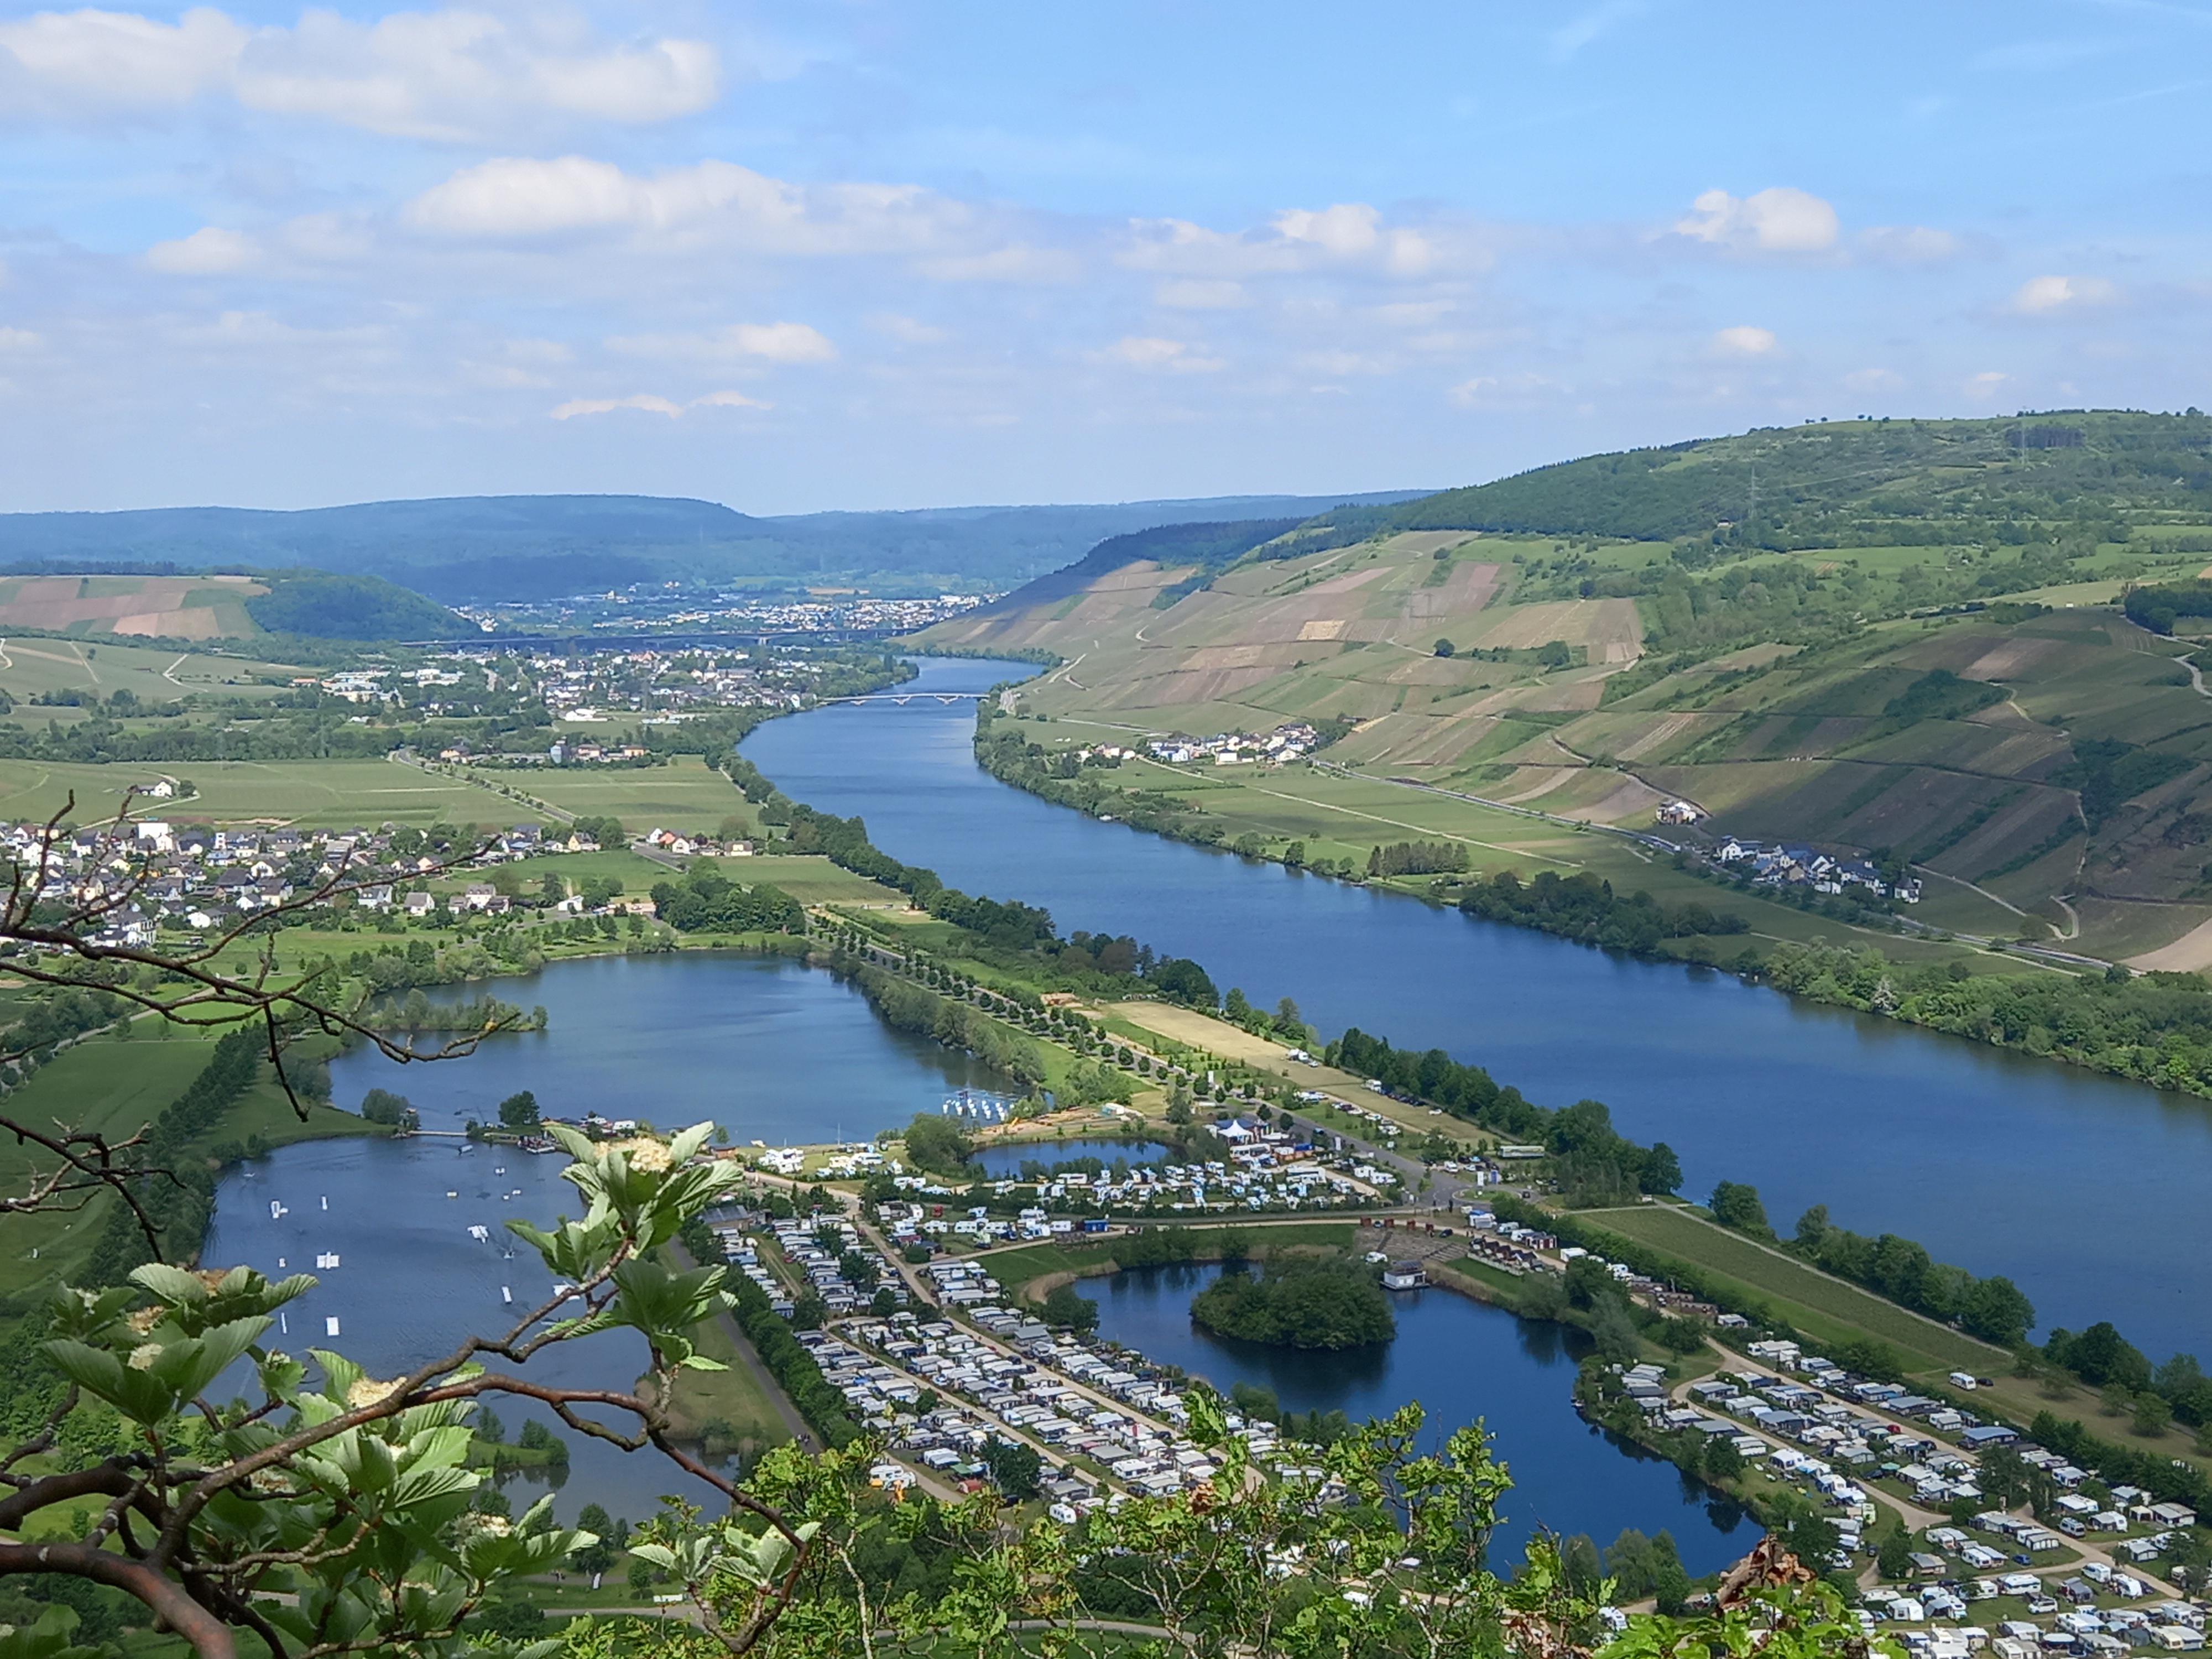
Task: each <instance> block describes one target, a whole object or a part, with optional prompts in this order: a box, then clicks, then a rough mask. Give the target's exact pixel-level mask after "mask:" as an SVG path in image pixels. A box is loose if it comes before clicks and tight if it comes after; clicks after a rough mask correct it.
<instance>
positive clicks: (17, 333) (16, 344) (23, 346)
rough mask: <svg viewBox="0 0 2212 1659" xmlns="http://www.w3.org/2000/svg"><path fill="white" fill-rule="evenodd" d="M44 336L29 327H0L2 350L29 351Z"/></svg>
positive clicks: (0, 348)
mask: <svg viewBox="0 0 2212 1659" xmlns="http://www.w3.org/2000/svg"><path fill="white" fill-rule="evenodd" d="M43 339H44V336H42V335H40V334H36V333H33V331H31V330H29V329H27V328H5V327H0V351H28V350H29V349H31V348H32V347H33V346H34V345H38V344H40V343H41V341H42V340H43Z"/></svg>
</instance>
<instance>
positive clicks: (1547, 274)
mask: <svg viewBox="0 0 2212 1659" xmlns="http://www.w3.org/2000/svg"><path fill="white" fill-rule="evenodd" d="M2208 94H2212V0H2206V3H2205V4H2203V5H2201V6H2200V5H2191V4H2185V3H2165V0H2016V3H2009V4H2006V5H2003V6H1997V5H1993V4H1983V3H1948V4H1942V5H1929V4H1927V3H1925V0H1919V3H1913V4H1897V3H1887V0H1859V3H1857V4H1853V5H1850V6H1833V7H1803V6H1776V5H1774V4H1772V3H1771V0H1763V3H1755V4H1754V3H1732V0H1707V3H1698V4H1690V3H1667V0H1595V3H1591V4H1588V5H1584V6H1577V4H1576V3H1566V4H1559V3H1547V4H1522V3H1504V0H1449V3H1413V0H1367V3H1364V4H1362V5H1359V6H1347V5H1344V4H1341V3H1332V4H1312V3H1304V0H1270V3H1267V4H1252V3H1243V0H1212V3H1194V0H1177V3H1172V4H1169V3H1158V0H1117V3H1113V4H1096V3H1090V0H1053V3H1049V4H1043V5H1040V4H1037V3H1036V0H1024V3H1019V4H1015V3H1006V0H961V3H957V4H951V3H946V4H931V3H894V0H805V3H786V0H757V3H756V0H718V3H701V0H632V3H628V4H623V5H621V6H607V7H602V8H595V7H592V6H589V5H581V4H574V5H572V4H556V3H536V0H492V3H484V4H471V5H465V6H454V7H451V8H446V9H411V10H410V9H384V8H381V7H379V6H376V5H374V4H370V5H353V6H347V7H343V8H338V9H326V8H321V7H316V8H311V9H301V8H299V7H297V6H296V5H280V4H231V5H227V6H224V5H195V6H191V7H179V6H155V7H152V8H149V9H141V10H126V9H80V10H40V9H33V8H32V7H28V6H24V5H21V4H15V3H9V0H0V511H22V510H34V509H35V510H46V509H57V508H60V509H97V508H112V507H146V506H164V505H183V504H202V503H226V504H234V505H240V506H256V507H304V506H316V505H324V504H328V503H333V502H339V501H361V500H373V499H383V498H391V497H400V496H417V495H483V494H503V493H519V492H540V491H544V492H564V493H565V492H602V491H605V492H618V493H631V492H635V493H642V494H653V495H690V496H697V497H702V498H705V499H708V500H713V501H723V502H726V503H727V504H728V505H730V506H731V507H736V508H738V510H740V511H743V512H748V513H797V512H810V511H816V510H821V509H827V508H875V507H926V506H946V505H956V504H964V503H975V502H1012V501H1124V500H1139V499H1148V498H1156V497H1166V496H1194V495H1235V494H1255V493H1264V492H1293V493H1297V494H1302V495H1328V494H1331V493H1336V492H1344V493H1349V492H1352V491H1358V490H1370V489H1413V488H1442V487H1446V486H1450V485H1455V484H1461V483H1474V482H1478V481H1480V480H1484V479H1488V478H1492V477H1499V476H1502V475H1504V474H1506V473H1510V472H1514V471H1520V470H1522V469H1523V468H1526V467H1529V466H1534V465H1542V464H1544V463H1546V462H1548V461H1553V460H1559V459H1566V458H1568V457H1571V456H1574V455H1577V454H1584V453H1591V452H1593V451H1598V450H1605V449H1614V448H1621V447H1632V446H1638V445H1646V444H1659V443H1671V442H1676V441H1681V440H1683V439H1686V438H1692V437H1697V436H1701V435H1712V434H1717V433H1723V432H1729V431H1740V430H1743V429H1745V428H1751V427H1757V426H1772V425H1781V424H1789V423H1794V422H1799V421H1802V420H1808V419H1818V418H1821V417H1828V418H1836V419H1843V418H1849V417H1851V416H1860V415H1919V416H1953V415H1972V414H1978V413H1990V412H1996V413H2011V412H2012V411H2014V410H2018V409H2023V408H2034V409H2047V408H2063V407H2080V406H2098V407H2130V408H2147V409H2177V410H2178V409H2180V408H2183V407H2185V406H2187V405H2190V404H2212V395H2208V394H2209V393H2212V387H2208V386H2207V384H2206V379H2207V376H2206V368H2207V365H2208V363H2212V353H2208V349H2207V348H2208V346H2212V326H2208V323H2209V322H2212V213H2208V209H2212V149H2208V148H2207V146H2206V144H2205V143H2204V134H2203V113H2202V112H2203V108H2204V107H2205V105H2206V101H2207V98H2208Z"/></svg>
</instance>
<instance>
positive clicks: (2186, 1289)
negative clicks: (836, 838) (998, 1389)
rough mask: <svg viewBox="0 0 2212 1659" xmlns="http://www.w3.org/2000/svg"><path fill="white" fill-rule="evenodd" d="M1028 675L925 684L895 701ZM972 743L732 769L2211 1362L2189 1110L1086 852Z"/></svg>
mask: <svg viewBox="0 0 2212 1659" xmlns="http://www.w3.org/2000/svg"><path fill="white" fill-rule="evenodd" d="M1032 672H1034V669H1032V668H1031V667H1030V666H1029V665H1025V664H1019V663H1003V662H1001V663H994V662H979V661H972V660H929V661H924V662H923V663H922V665H921V679H920V680H919V681H917V682H915V684H914V685H913V686H912V688H911V689H914V690H976V689H980V688H981V687H985V686H987V685H990V684H994V683H995V682H997V681H1000V680H1002V679H1008V678H1020V677H1023V676H1025V675H1028V674H1030V673H1032ZM973 730H974V716H973V712H972V708H971V706H970V705H969V704H968V703H967V702H960V703H957V704H953V705H951V706H946V705H941V704H939V703H937V702H910V703H908V704H905V705H903V706H901V705H896V704H868V705H862V706H844V707H838V708H826V709H823V710H819V711H817V712H815V713H812V714H805V715H803V716H801V717H799V718H798V719H794V720H776V721H772V722H770V723H769V724H768V725H767V726H763V727H762V728H760V730H758V731H757V732H755V733H754V734H753V735H752V736H751V737H750V738H748V739H747V740H746V742H745V744H744V752H745V754H746V755H747V757H750V759H751V760H752V761H753V762H754V763H756V764H757V765H758V766H759V767H760V768H761V769H762V770H763V772H765V773H767V774H768V775H769V777H771V778H773V779H774V780H775V782H776V783H777V784H778V785H779V786H780V787H781V788H782V789H783V791H784V792H785V793H787V794H788V795H789V796H791V797H792V798H793V799H796V800H803V801H805V802H807V803H809V804H810V805H814V806H817V807H819V808H821V809H822V810H823V811H832V812H837V813H841V814H848V815H849V814H855V813H857V814H860V815H861V816H862V817H865V818H866V823H867V826H868V832H869V836H870V837H871V838H872V840H873V841H874V842H875V843H876V844H877V845H878V847H881V848H883V849H884V851H885V852H887V853H890V854H892V855H893V856H895V857H896V858H900V859H902V860H906V861H907V862H908V863H912V864H919V865H926V866H930V867H931V868H933V869H934V870H936V871H937V872H938V873H939V875H940V876H942V877H943V878H944V879H945V880H946V881H947V882H949V883H951V884H952V885H954V886H956V887H959V888H961V889H963V890H966V891H968V892H971V893H985V894H989V895H990V896H994V897H1000V898H1018V899H1021V900H1024V901H1025V902H1029V903H1032V904H1041V905H1043V906H1045V907H1047V908H1049V909H1050V910H1051V912H1052V914H1053V915H1054V917H1055V918H1056V919H1057V920H1058V921H1059V922H1060V926H1061V927H1062V929H1063V930H1065V931H1073V930H1075V929H1078V928H1084V929H1089V930H1091V931H1092V932H1100V931H1103V932H1107V933H1128V934H1133V935H1135V936H1136V937H1137V938H1138V939H1140V940H1142V941H1144V942H1145V943H1147V944H1149V945H1152V946H1153V947H1154V948H1155V949H1158V950H1159V951H1163V952H1165V953H1170V954H1174V955H1180V956H1189V957H1194V958H1196V959H1197V960H1198V961H1200V962H1201V963H1205V964H1206V967H1207V969H1209V970H1210V971H1211V972H1212V975H1213V977H1214V979H1215V980H1216V981H1217V982H1218V983H1219V984H1220V985H1222V986H1223V987H1229V986H1231V985H1237V986H1241V987H1243V989H1244V990H1245V991H1246V993H1247V994H1249V996H1250V997H1251V999H1252V1000H1253V1001H1254V1002H1255V1003H1258V1004H1261V1005H1262V1006H1266V1005H1267V1004H1271V1003H1273V1001H1274V1000H1276V999H1277V998H1279V997H1281V996H1284V995H1285V994H1287V995H1290V996H1293V997H1295V998H1297V1001H1298V1005H1299V1006H1300V1007H1301V1009H1303V1010H1304V1013H1305V1016H1306V1018H1307V1019H1308V1020H1310V1021H1311V1022H1313V1023H1314V1024H1317V1025H1319V1026H1321V1027H1322V1029H1323V1030H1325V1031H1327V1032H1328V1033H1331V1034H1334V1033H1336V1032H1340V1031H1341V1030H1344V1029H1345V1028H1346V1027H1347V1026H1352V1025H1357V1026H1359V1027H1361V1028H1362V1029H1364V1030H1367V1031H1370V1032H1373V1033H1377V1034H1379V1035H1383V1036H1388V1037H1389V1038H1390V1039H1391V1040H1392V1041H1394V1042H1398V1043H1400V1044H1401V1045H1405V1046H1408V1047H1413V1048H1428V1047H1431V1046H1441V1047H1443V1048H1447V1049H1449V1051H1450V1052H1451V1053H1452V1054H1454V1055H1455V1057H1456V1058H1458V1059H1460V1060H1465V1061H1471V1062H1474V1063H1476V1064H1480V1065H1482V1066H1486V1067H1487V1068H1489V1070H1490V1071H1491V1073H1492V1075H1494V1076H1495V1077H1497V1078H1498V1080H1499V1081H1500V1082H1504V1083H1511V1084H1515V1085H1518V1086H1519V1087H1520V1088H1521V1089H1522V1091H1523V1092H1524V1093H1526V1094H1527V1095H1528V1097H1530V1098H1532V1099H1534V1100H1539V1101H1543V1102H1546V1103H1553V1104H1564V1103H1569V1102H1572V1101H1576V1100H1579V1099H1583V1098H1595V1099H1599V1100H1602V1101H1604V1102H1606V1103H1607V1104H1608V1105H1609V1106H1610V1107H1611V1108H1612V1109H1613V1119H1614V1121H1615V1123H1616V1124H1617V1125H1618V1126H1619V1127H1620V1129H1621V1130H1622V1131H1623V1132H1624V1133H1627V1134H1630V1135H1632V1136H1634V1137H1635V1138H1636V1139H1639V1140H1645V1141H1650V1140H1664V1141H1666V1142H1668V1144H1669V1145H1671V1146H1674V1148H1675V1150H1676V1151H1677V1152H1678V1153H1680V1157H1681V1159H1682V1164H1683V1167H1684V1169H1685V1170H1686V1172H1687V1175H1688V1182H1687V1185H1686V1188H1685V1190H1687V1191H1691V1192H1694V1193H1700V1194H1701V1193H1703V1192H1705V1191H1706V1190H1709V1189H1710V1188H1711V1185H1712V1183H1713V1182H1715V1181H1717V1180H1720V1179H1723V1178H1725V1179H1729V1180H1735V1181H1745V1182H1752V1183H1753V1184H1755V1185H1756V1186H1758V1188H1759V1190H1760V1192H1761V1193H1762V1194H1764V1195H1765V1200H1766V1207H1767V1211H1768V1212H1769V1214H1770V1215H1771V1216H1772V1217H1774V1218H1775V1219H1776V1221H1777V1222H1778V1225H1781V1226H1782V1227H1783V1228H1784V1229H1785V1230H1786V1229H1787V1228H1788V1227H1789V1226H1790V1224H1791V1222H1792V1221H1793V1220H1794V1218H1796V1215H1797V1214H1798V1212H1800V1211H1801V1210H1802V1209H1803V1208H1805V1207H1806V1206H1808V1205H1811V1204H1814V1203H1826V1205H1828V1206H1829V1207H1830V1209H1831V1211H1832V1213H1833V1217H1834V1219H1835V1221H1836V1222H1837V1223H1838V1225H1843V1226H1847V1227H1850V1228H1854V1229H1856V1230H1857V1231H1861V1232H1869V1233H1874V1232H1883V1231H1890V1232H1896V1233H1899V1234H1902V1235H1904V1236H1905V1237H1911V1238H1917V1239H1919V1240H1920V1241H1921V1242H1923V1243H1925V1244H1926V1245H1928V1247H1929V1249H1931V1250H1932V1251H1934V1252H1935V1254H1936V1256H1937V1257H1938V1258H1939V1259H1941V1260H1943V1261H1954V1262H1956V1263H1958V1264H1959V1265H1960V1266H1962V1267H1967V1268H1970V1269H1972V1271H1974V1272H1976V1273H2007V1274H2009V1275H2010V1276H2011V1277H2012V1278H2013V1279H2015V1281H2016V1282H2017V1283H2018V1284H2019V1285H2021V1288H2022V1289H2023V1290H2025V1291H2027V1294H2028V1296H2029V1297H2031V1298H2032V1299H2033V1302H2034V1303H2035V1305H2036V1307H2037V1309H2038V1310H2039V1312H2040V1314H2041V1316H2042V1318H2043V1322H2044V1323H2045V1326H2046V1327H2048V1326H2051V1325H2054V1324H2055V1325H2065V1326H2068V1327H2069V1328H2076V1329H2078V1328H2081V1326H2082V1325H2084V1324H2087V1323H2088V1322H2093V1321H2095V1320H2099V1319H2110V1320H2112V1321H2113V1322H2116V1323H2117V1324H2118V1326H2119V1327H2120V1328H2121V1330H2122V1331H2123V1332H2124V1334H2127V1335H2128V1336H2130V1338H2131V1339H2132V1340H2135V1341H2136V1343H2137V1344H2139V1345H2140V1346H2142V1347H2144V1348H2146V1349H2148V1351H2150V1352H2151V1354H2152V1356H2153V1358H2163V1357H2164V1356H2165V1355H2166V1353H2168V1352H2172V1351H2174V1350H2176V1349H2180V1350H2185V1351H2190V1352H2197V1353H2199V1354H2203V1355H2204V1356H2206V1357H2207V1358H2212V1298H2208V1297H2206V1296H2205V1295H2204V1293H2203V1262H2204V1261H2206V1260H2207V1259H2208V1257H2212V1206H2207V1205H2206V1204H2204V1203H2203V1201H2202V1196H2201V1195H2202V1193H2203V1188H2204V1184H2205V1181H2206V1178H2207V1176H2212V1103H2207V1102H2204V1101H2201V1100H2197V1099H2195V1098H2192V1097H2185V1096H2178V1095H2172V1094H2162V1093H2160V1092H2159V1091H2155V1090H2153V1089H2149V1088H2147V1087H2144V1086H2142V1085H2136V1084H2131V1083H2126V1082H2123V1081H2121V1080H2118V1079H2112V1078H2106V1077H2101V1076H2099V1075H2096V1074H2094V1073H2086V1072H2081V1071H2075V1070H2073V1069H2070V1068H2069V1067H2066V1066H2059V1065H2055V1064H2052V1063H2050V1062H2048V1061H2044V1060H2033V1059H2031V1058H2029V1057H2027V1056H2024V1055H2018V1054H2006V1053H2003V1052H2002V1051H1999V1050H1996V1049H1993V1048H1984V1047H1983V1046H1981V1045H1979V1044H1976V1043H1971V1042H1965V1041H1963V1040H1960V1039H1954V1038H1950V1037H1945V1036H1938V1035H1936V1034H1933V1033H1929V1032H1925V1031H1920V1030H1913V1029H1911V1028H1909V1027H1905V1026H1902V1025H1899V1024H1894V1023H1893V1022H1888V1021H1884V1020H1881V1019H1877V1018H1870V1017H1864V1016H1860V1015H1856V1014H1853V1013H1850V1012H1847V1011H1840V1010H1834V1009H1823V1008H1815V1007H1811V1006H1803V1005H1799V1004H1795V1003H1792V1002H1791V1001H1790V1000H1789V999H1787V998H1785V997H1783V996H1781V995H1779V994H1776V993H1774V992H1772V991H1769V990H1767V989H1765V988H1764V987H1758V986H1752V985H1746V984H1744V983H1743V982H1742V981H1739V980H1737V979H1735V978H1734V977H1733V976H1730V975H1725V974H1716V973H1712V972H1710V971H1705V970H1696V969H1684V968H1680V967H1676V966H1673V965H1669V964H1665V963H1644V962H1636V961H1632V960H1629V959H1627V958H1625V957H1614V956H1609V955H1607V954H1605V953H1603V952H1601V951H1595V950H1592V949H1590V948H1589V947H1587V946H1583V945H1575V944H1571V943H1569V942H1567V941H1565V940H1562V939H1553V938H1550V937H1548V936H1547V935H1544V934H1541V933H1534V932H1530V931H1528V930H1525V929H1521V928H1515V927H1503V926H1499V925H1497V924H1493V923H1489V922H1484V921H1476V920H1474V919H1472V918H1469V917H1465V916H1462V915H1459V914H1457V913H1456V912H1454V911H1439V910H1435V909H1432V908H1429V907H1428V906H1425V905H1424V904H1422V903H1420V902H1417V901H1414V900H1412V899H1408V898H1405V897H1402V896H1396V895H1391V894H1386V893H1377V892H1374V891H1371V890H1366V889H1363V888H1358V887H1352V886H1349V885H1346V884H1342V883H1339V882H1334V881H1331V880H1328V879H1327V878H1321V877H1316V876H1310V875H1306V874H1302V873H1298V872H1291V871H1286V870H1285V869H1283V868H1282V867H1281V866H1279V865H1273V864H1262V863H1259V862H1255V861H1248V860H1242V859H1238V858H1237V857H1235V856H1234V855H1233V854H1225V853H1218V852H1214V851H1211V850H1208V849H1205V848H1194V847H1189V846H1185V845H1182V844H1181V843H1177V842H1170V841H1166V840H1164V839H1162V838H1160V837H1158V836H1151V835H1147V834H1145V833H1143V832H1141V831H1139V830H1135V829H1130V828H1128V827H1127V826H1126V825H1123V824H1118V823H1099V822H1097V821H1096V820H1094V819H1091V818H1087V817H1084V816H1082V815H1081V814H1079V813H1077V812H1074V811H1069V810H1067V809H1065V808H1062V807H1057V806H1053V805H1048V804H1047V803H1045V802H1043V801H1041V800H1039V799H1036V798H1035V797H1032V796H1030V795H1026V794H1024V793H1020V792H1019V791H1018V790H1014V789H1012V788H1009V787H1006V785H1004V784H1001V783H1000V782H999V781H997V780H995V779H994V778H992V777H991V776H990V775H988V774H987V773H985V772H984V771H982V770H981V769H980V768H979V767H977V766H976V765H975V761H974V757H973V755H972V753H971V751H970V747H969V744H970V738H971V736H972V733H973Z"/></svg>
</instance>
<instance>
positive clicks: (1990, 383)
mask: <svg viewBox="0 0 2212 1659" xmlns="http://www.w3.org/2000/svg"><path fill="white" fill-rule="evenodd" d="M2010 379H2012V376H2011V375H2009V374H2003V373H2002V372H2000V371H1999V370H1996V369H1994V368H1985V369H1984V370H1983V371H1982V372H1981V373H1980V374H1977V375H1975V376H1974V377H1973V378H1972V379H1971V380H1968V381H1967V382H1966V386H1964V387H1963V388H1961V389H1962V390H1963V391H1964V392H1966V395H1967V396H1968V397H1969V398H1994V397H1995V396H1996V393H1997V388H1998V387H1999V386H2002V385H2003V384H2004V383H2005V382H2006V381H2007V380H2010Z"/></svg>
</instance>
